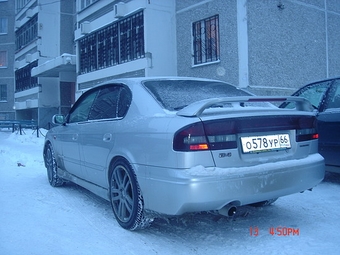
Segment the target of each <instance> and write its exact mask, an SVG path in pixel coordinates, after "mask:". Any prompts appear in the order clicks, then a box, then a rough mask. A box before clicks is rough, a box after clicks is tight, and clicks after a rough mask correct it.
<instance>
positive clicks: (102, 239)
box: [0, 130, 340, 255]
mask: <svg viewBox="0 0 340 255" xmlns="http://www.w3.org/2000/svg"><path fill="white" fill-rule="evenodd" d="M25 133H26V134H25V135H19V134H17V133H13V134H12V133H11V131H8V130H2V131H0V254H1V255H2V254H4V255H15V254H20V255H21V254H25V255H29V254H32V255H40V254H41V255H48V254H54V255H58V254H61V255H64V254H65V255H68V254H72V255H76V254H82V255H86V254H102V255H104V254H187V255H190V254H261V255H263V254H327V255H332V254H340V245H339V244H340V217H339V214H340V213H339V212H340V175H338V174H326V178H325V180H324V181H323V182H322V183H321V184H319V185H318V186H317V187H316V188H314V190H313V191H312V192H309V191H308V192H304V193H300V194H294V195H290V196H286V197H282V198H280V199H279V200H277V201H276V202H275V203H274V204H273V205H271V206H267V207H264V208H253V207H241V208H239V209H238V211H237V213H236V215H235V216H234V217H233V218H226V217H220V216H217V215H213V214H209V213H200V214H188V215H184V216H181V217H174V218H171V219H168V220H165V219H157V220H155V222H154V223H153V224H152V226H151V227H150V228H148V229H145V230H142V231H138V232H130V231H126V230H124V229H122V228H121V227H119V225H118V224H117V223H116V221H115V219H114V217H113V213H112V211H111V207H110V204H109V202H107V201H105V200H103V199H101V198H99V197H97V196H95V195H93V194H91V193H90V192H88V191H86V190H85V189H83V188H81V187H79V186H77V185H74V184H67V185H66V186H64V187H60V188H52V187H51V186H50V185H49V183H48V181H47V177H46V170H45V167H44V165H43V158H42V145H43V139H44V138H43V136H42V135H40V138H37V137H36V133H34V134H32V131H31V130H26V131H25ZM43 133H44V132H43Z"/></svg>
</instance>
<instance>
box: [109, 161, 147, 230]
mask: <svg viewBox="0 0 340 255" xmlns="http://www.w3.org/2000/svg"><path fill="white" fill-rule="evenodd" d="M110 201H111V206H112V210H113V213H114V215H115V218H116V220H117V222H118V223H119V225H120V226H121V227H123V228H124V229H128V230H137V229H142V228H145V227H147V226H148V225H150V223H151V219H148V218H146V217H145V216H144V202H143V197H142V194H141V190H140V187H139V185H138V182H137V178H136V175H135V173H134V171H133V170H132V167H131V165H130V164H129V163H128V162H127V161H126V160H123V159H120V160H118V161H116V162H115V163H114V165H113V166H112V174H111V179H110Z"/></svg>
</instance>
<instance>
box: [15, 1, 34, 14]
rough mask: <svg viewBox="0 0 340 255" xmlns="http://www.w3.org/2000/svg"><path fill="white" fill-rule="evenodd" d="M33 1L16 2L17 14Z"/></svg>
mask: <svg viewBox="0 0 340 255" xmlns="http://www.w3.org/2000/svg"><path fill="white" fill-rule="evenodd" d="M29 1H31V0H16V1H15V3H16V12H17V13H18V12H19V11H20V10H21V9H22V8H24V7H25V6H26V4H28V2H29Z"/></svg>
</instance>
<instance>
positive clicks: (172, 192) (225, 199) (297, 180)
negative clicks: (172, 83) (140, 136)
mask: <svg viewBox="0 0 340 255" xmlns="http://www.w3.org/2000/svg"><path fill="white" fill-rule="evenodd" d="M147 169H148V170H147V171H146V172H144V171H143V172H144V174H143V175H142V176H141V175H138V181H139V184H140V187H141V190H142V193H143V197H144V206H145V210H146V211H152V212H156V213H160V214H166V215H180V214H183V213H186V212H195V211H209V210H219V209H221V208H222V207H223V206H225V205H226V204H229V203H232V204H234V205H246V204H250V203H255V202H260V201H264V200H268V199H272V198H278V197H281V196H285V195H289V194H293V193H298V192H302V191H305V190H307V189H310V188H313V187H314V186H316V185H317V184H318V183H320V182H321V181H322V180H323V178H324V174H325V165H324V159H323V157H322V156H321V155H320V154H312V155H310V156H308V157H307V158H304V159H299V160H288V161H284V162H277V163H266V164H261V165H257V166H253V167H238V168H204V167H203V166H197V167H194V168H191V169H187V170H179V169H164V168H163V169H160V168H155V167H147Z"/></svg>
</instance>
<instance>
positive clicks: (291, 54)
mask: <svg viewBox="0 0 340 255" xmlns="http://www.w3.org/2000/svg"><path fill="white" fill-rule="evenodd" d="M339 26H340V1H339V0H313V1H309V0H276V1H275V0H201V1H196V0H185V1H181V0H177V1H176V31H177V35H176V37H177V56H178V60H177V63H178V65H177V71H178V75H183V76H198V77H202V76H203V77H207V78H215V79H219V80H224V81H227V82H229V83H232V84H235V85H237V86H239V87H242V88H247V89H248V90H250V91H252V92H254V93H255V94H258V95H276V94H291V93H292V92H294V91H295V90H296V89H297V88H299V87H301V86H302V85H304V84H306V83H307V82H310V81H314V80H318V79H324V78H327V77H333V76H338V75H340V33H339Z"/></svg>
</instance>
